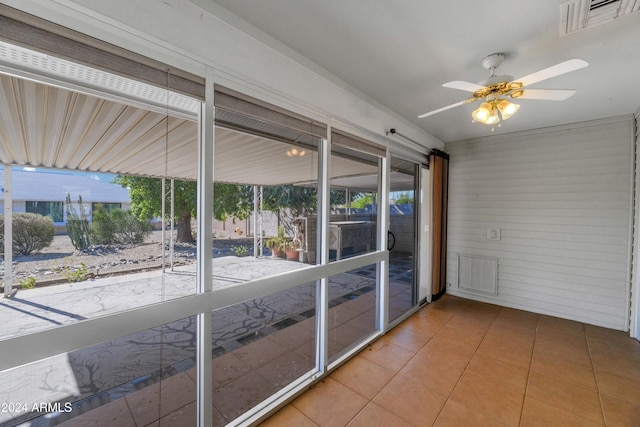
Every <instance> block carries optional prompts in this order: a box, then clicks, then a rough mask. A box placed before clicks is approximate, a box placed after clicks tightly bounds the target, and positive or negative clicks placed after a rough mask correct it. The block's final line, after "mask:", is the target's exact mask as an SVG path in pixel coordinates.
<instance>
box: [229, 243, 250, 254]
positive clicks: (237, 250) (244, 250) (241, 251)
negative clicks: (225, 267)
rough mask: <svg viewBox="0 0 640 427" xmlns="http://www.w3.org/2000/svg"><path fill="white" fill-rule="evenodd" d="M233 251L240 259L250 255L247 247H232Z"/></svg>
mask: <svg viewBox="0 0 640 427" xmlns="http://www.w3.org/2000/svg"><path fill="white" fill-rule="evenodd" d="M231 251H232V252H233V253H234V254H235V255H236V256H238V257H243V256H248V255H249V249H248V248H247V247H246V246H245V245H240V246H231Z"/></svg>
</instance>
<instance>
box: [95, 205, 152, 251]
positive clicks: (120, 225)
mask: <svg viewBox="0 0 640 427" xmlns="http://www.w3.org/2000/svg"><path fill="white" fill-rule="evenodd" d="M152 230H153V225H152V224H151V222H150V221H144V220H140V219H138V218H137V217H136V216H135V215H134V214H133V213H132V212H131V211H128V210H127V211H123V210H121V209H114V210H112V211H110V212H107V211H106V210H104V209H102V208H98V209H96V210H95V211H94V213H93V221H92V223H91V241H92V243H94V244H96V245H111V244H114V243H119V244H134V243H142V242H143V241H144V239H145V238H146V237H147V236H148V235H149V234H150V233H151V231H152Z"/></svg>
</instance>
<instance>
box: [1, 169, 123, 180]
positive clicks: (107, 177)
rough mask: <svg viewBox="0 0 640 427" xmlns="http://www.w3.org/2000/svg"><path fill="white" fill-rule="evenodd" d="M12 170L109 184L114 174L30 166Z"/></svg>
mask: <svg viewBox="0 0 640 427" xmlns="http://www.w3.org/2000/svg"><path fill="white" fill-rule="evenodd" d="M0 170H4V166H1V165H0ZM13 170H18V171H27V172H46V173H57V174H61V175H83V176H88V177H89V178H92V179H95V180H96V181H101V182H107V183H111V181H113V178H114V177H115V175H114V174H110V173H96V172H82V171H69V170H60V169H47V168H34V167H30V166H14V167H13Z"/></svg>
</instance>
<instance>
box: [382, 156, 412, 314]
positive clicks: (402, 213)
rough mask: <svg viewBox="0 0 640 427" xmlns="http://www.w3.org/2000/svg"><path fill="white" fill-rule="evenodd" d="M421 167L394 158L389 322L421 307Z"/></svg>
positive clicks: (392, 171) (389, 248) (390, 214)
mask: <svg viewBox="0 0 640 427" xmlns="http://www.w3.org/2000/svg"><path fill="white" fill-rule="evenodd" d="M417 171H418V165H417V164H415V163H413V162H411V161H407V160H403V159H400V158H398V157H395V156H392V157H391V175H390V176H389V178H390V179H389V182H390V190H389V191H390V192H389V232H388V250H389V323H392V322H393V321H394V320H395V319H397V318H399V317H400V316H402V315H403V314H404V313H406V312H407V311H409V310H411V309H412V308H413V307H415V306H416V304H417V300H418V298H417V275H416V255H417V247H418V246H417V240H418V235H417V219H418V208H419V200H417V199H418V198H417V197H416V196H417V195H418V194H419V192H418V191H417V190H418V181H417V176H418V173H417Z"/></svg>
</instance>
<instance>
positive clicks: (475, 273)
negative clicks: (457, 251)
mask: <svg viewBox="0 0 640 427" xmlns="http://www.w3.org/2000/svg"><path fill="white" fill-rule="evenodd" d="M458 288H460V289H464V290H466V291H472V292H479V293H483V294H491V295H498V258H487V257H479V256H473V255H458Z"/></svg>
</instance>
